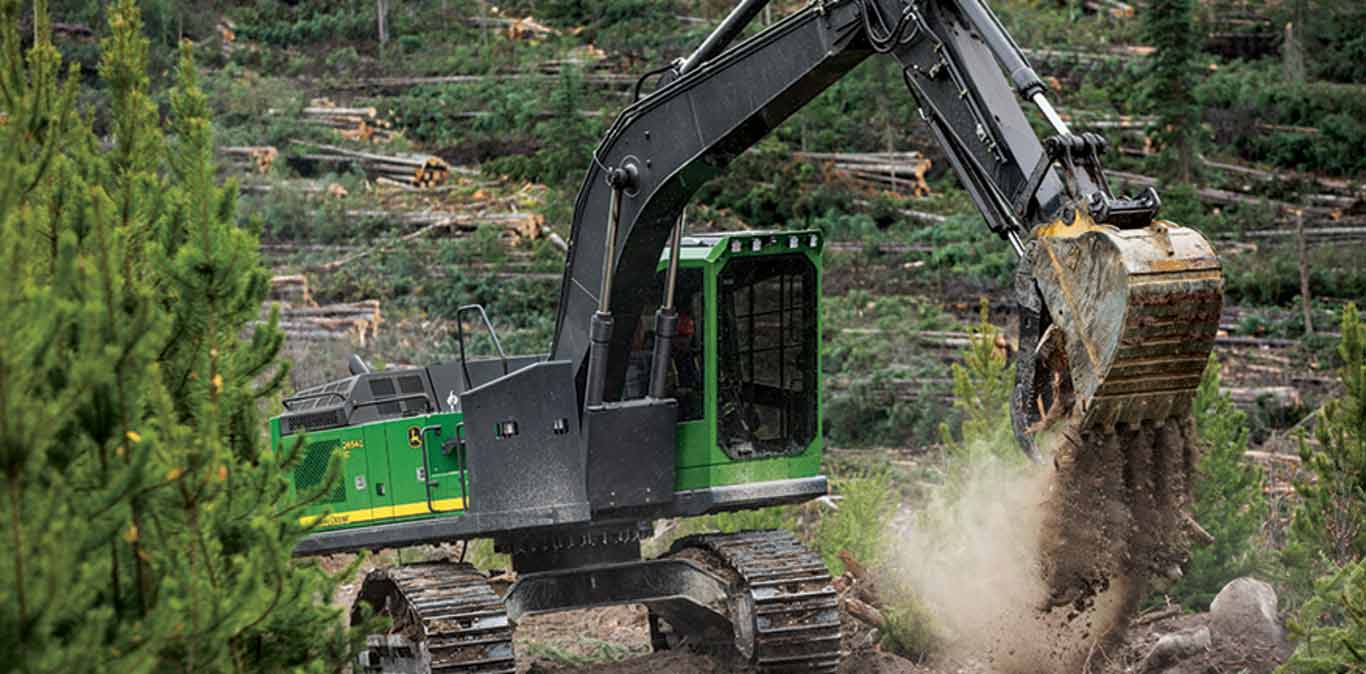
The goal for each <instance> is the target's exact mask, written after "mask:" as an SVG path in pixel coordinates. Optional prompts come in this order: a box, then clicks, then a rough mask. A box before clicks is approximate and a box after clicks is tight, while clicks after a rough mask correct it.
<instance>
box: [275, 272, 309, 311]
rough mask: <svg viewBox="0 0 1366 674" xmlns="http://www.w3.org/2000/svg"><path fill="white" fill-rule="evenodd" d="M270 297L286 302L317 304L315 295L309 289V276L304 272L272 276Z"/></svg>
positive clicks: (304, 304) (303, 304) (302, 304)
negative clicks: (314, 300) (314, 299)
mask: <svg viewBox="0 0 1366 674" xmlns="http://www.w3.org/2000/svg"><path fill="white" fill-rule="evenodd" d="M270 299H271V300H273V301H276V302H283V303H285V304H293V305H300V306H316V305H315V304H314V302H313V295H312V294H311V293H310V292H309V291H308V277H306V276H304V275H303V274H292V275H289V276H275V277H272V278H271V279H270Z"/></svg>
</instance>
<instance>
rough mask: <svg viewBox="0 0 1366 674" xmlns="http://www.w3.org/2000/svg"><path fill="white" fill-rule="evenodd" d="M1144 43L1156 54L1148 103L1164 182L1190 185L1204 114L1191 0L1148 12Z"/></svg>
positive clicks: (1159, 3) (1159, 1) (1169, 1)
mask: <svg viewBox="0 0 1366 674" xmlns="http://www.w3.org/2000/svg"><path fill="white" fill-rule="evenodd" d="M1143 16H1144V23H1145V26H1144V27H1145V33H1146V36H1145V37H1146V39H1147V40H1148V42H1149V44H1151V45H1153V47H1155V48H1156V51H1155V52H1154V54H1153V57H1152V60H1151V61H1150V66H1149V68H1150V70H1149V72H1148V80H1147V87H1146V98H1147V99H1148V105H1149V107H1150V109H1151V110H1152V112H1153V114H1154V115H1156V116H1157V119H1158V130H1157V133H1156V134H1155V136H1156V139H1157V140H1158V142H1159V143H1160V145H1162V147H1163V152H1162V160H1163V161H1162V165H1163V166H1164V167H1169V168H1166V169H1164V172H1165V173H1166V176H1165V177H1166V178H1168V179H1170V180H1177V181H1180V182H1183V183H1189V182H1191V181H1192V179H1193V178H1194V177H1195V170H1196V169H1195V153H1196V143H1197V141H1198V139H1199V125H1200V110H1199V108H1198V107H1197V105H1196V103H1195V94H1194V90H1195V57H1196V53H1197V52H1196V50H1197V49H1198V48H1199V44H1200V40H1199V37H1198V36H1197V35H1196V32H1195V15H1194V12H1193V10H1192V4H1191V0H1153V2H1152V4H1151V5H1150V6H1149V7H1148V9H1147V11H1146V12H1144V14H1143Z"/></svg>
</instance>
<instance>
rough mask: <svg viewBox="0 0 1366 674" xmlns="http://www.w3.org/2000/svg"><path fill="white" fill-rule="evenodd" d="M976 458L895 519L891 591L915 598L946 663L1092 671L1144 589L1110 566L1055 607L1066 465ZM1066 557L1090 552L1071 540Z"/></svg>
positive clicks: (1007, 672) (1010, 672) (1005, 673)
mask: <svg viewBox="0 0 1366 674" xmlns="http://www.w3.org/2000/svg"><path fill="white" fill-rule="evenodd" d="M1011 450H1012V451H1013V450H1014V448H1013V447H1012V448H1011ZM974 454H975V456H977V457H979V458H978V459H977V460H975V461H973V462H972V463H971V464H970V465H968V466H966V467H963V468H961V469H960V470H959V471H958V472H957V473H956V474H955V475H954V476H953V477H952V478H950V480H949V484H948V485H947V486H946V487H944V488H943V489H941V490H939V491H940V493H939V494H937V495H936V496H935V497H933V498H932V500H931V501H930V502H929V503H928V504H927V505H926V506H925V507H923V508H920V509H919V510H918V511H917V512H915V513H914V514H913V516H912V517H911V518H909V520H907V521H901V522H897V523H894V524H892V525H891V526H892V527H893V528H894V531H892V532H890V535H889V536H887V537H886V539H885V540H889V541H892V542H893V544H894V545H895V549H894V550H892V551H891V554H890V555H889V557H890V563H889V564H888V571H889V573H890V580H891V583H892V585H893V586H894V587H895V588H896V589H895V590H894V594H896V595H898V596H902V597H913V598H915V599H916V600H918V601H919V602H920V603H921V604H923V608H924V609H925V611H924V612H925V614H926V615H928V616H931V620H932V621H933V623H934V624H933V632H934V633H935V634H936V637H937V649H936V650H937V651H938V654H939V657H940V659H942V660H944V661H945V662H946V664H947V663H950V662H951V663H953V664H955V665H960V666H962V667H963V668H966V669H967V670H968V671H986V672H999V673H1002V674H1014V673H1024V672H1030V673H1032V674H1036V673H1038V672H1081V671H1088V670H1091V669H1094V670H1096V671H1099V669H1100V667H1099V662H1098V659H1100V658H1104V653H1105V650H1107V649H1106V646H1107V644H1108V643H1110V641H1111V639H1113V638H1115V637H1117V636H1119V632H1121V631H1122V630H1123V628H1124V626H1125V623H1126V622H1127V618H1128V616H1129V615H1131V613H1132V611H1133V604H1134V602H1135V600H1136V598H1137V597H1138V596H1139V595H1138V592H1139V591H1140V590H1141V587H1135V584H1136V583H1135V582H1131V580H1130V579H1129V578H1127V577H1126V576H1125V574H1122V573H1115V574H1114V575H1112V576H1110V577H1108V578H1106V579H1105V582H1104V584H1103V585H1101V586H1096V587H1093V588H1091V591H1090V592H1089V593H1088V595H1087V596H1086V597H1085V599H1084V600H1078V601H1076V602H1074V603H1069V604H1066V605H1063V606H1055V605H1056V603H1057V601H1056V595H1057V588H1056V587H1050V582H1049V572H1050V571H1051V570H1052V569H1053V567H1055V566H1056V565H1057V562H1056V559H1054V557H1055V556H1056V555H1058V554H1059V552H1060V547H1066V546H1067V544H1066V543H1060V540H1066V539H1065V537H1066V535H1067V534H1065V533H1061V534H1060V532H1059V531H1058V527H1059V526H1060V522H1063V521H1067V520H1070V519H1075V515H1076V513H1072V512H1065V511H1067V510H1068V509H1069V506H1071V505H1074V504H1075V502H1074V501H1073V500H1072V499H1070V498H1069V497H1068V494H1071V493H1074V492H1075V488H1074V486H1073V487H1071V488H1069V487H1068V486H1066V485H1060V484H1059V475H1062V474H1065V471H1063V472H1060V471H1058V470H1056V469H1055V467H1054V466H1053V465H1047V464H1045V465H1032V464H1029V465H1020V464H1019V463H1014V462H1011V461H1008V460H1004V459H1001V458H999V456H1000V455H992V454H991V453H985V452H975V453H974ZM1060 513H1063V514H1062V515H1060ZM1088 538H1089V537H1088ZM1075 542H1076V543H1079V542H1080V541H1075ZM1102 547H1105V546H1102ZM1093 552H1094V553H1095V554H1097V555H1098V556H1101V557H1103V556H1104V553H1103V552H1102V551H1100V550H1094V551H1093ZM1067 553H1068V554H1072V555H1077V554H1081V555H1086V554H1088V553H1087V551H1086V550H1079V549H1077V548H1076V547H1075V545H1074V546H1073V547H1071V548H1069V549H1068V550H1067ZM1137 584H1140V585H1141V582H1139V583H1137Z"/></svg>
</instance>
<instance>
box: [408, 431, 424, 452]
mask: <svg viewBox="0 0 1366 674" xmlns="http://www.w3.org/2000/svg"><path fill="white" fill-rule="evenodd" d="M408 446H409V447H412V448H413V449H419V448H421V447H422V429H420V428H418V427H417V426H409V427H408Z"/></svg>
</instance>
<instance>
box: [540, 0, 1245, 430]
mask: <svg viewBox="0 0 1366 674" xmlns="http://www.w3.org/2000/svg"><path fill="white" fill-rule="evenodd" d="M762 4H763V1H762V0H745V1H743V2H741V3H740V5H739V6H737V8H736V9H735V11H734V12H732V14H731V15H730V16H729V17H728V18H727V20H726V21H725V22H723V24H722V26H721V27H720V28H719V29H718V30H717V31H716V32H715V33H714V34H713V35H712V36H711V37H709V38H708V39H707V40H706V42H705V43H704V44H703V46H702V47H701V48H700V49H699V50H698V51H697V52H696V53H694V54H693V55H692V56H691V57H690V58H688V59H686V60H680V61H679V62H678V63H677V64H675V66H674V68H673V69H672V72H670V73H667V74H666V77H665V83H664V84H663V85H662V86H660V87H659V88H658V89H656V90H655V91H654V92H652V93H650V94H649V95H647V96H645V97H644V98H641V99H639V100H638V101H636V102H635V103H633V104H632V105H630V106H629V107H627V108H626V109H625V110H624V111H623V112H622V113H621V115H620V116H619V117H618V118H617V120H616V122H615V124H613V125H612V127H611V128H610V130H609V131H608V132H607V134H606V136H605V137H604V138H603V139H602V141H601V143H600V145H599V146H598V148H597V149H596V151H595V153H594V156H593V160H592V163H591V165H590V166H589V169H588V173H587V175H586V176H585V178H584V183H583V187H582V189H581V191H580V192H579V195H578V200H577V202H576V203H575V209H574V220H573V229H572V233H571V238H570V249H569V256H568V261H567V264H566V268H565V276H564V281H563V283H562V286H561V297H560V304H559V315H558V317H557V323H556V332H555V341H554V345H553V348H552V356H551V357H552V359H555V360H569V361H571V362H572V363H573V364H574V368H575V372H576V373H577V377H578V382H579V383H578V391H580V394H581V396H586V397H587V398H588V402H589V404H596V403H597V402H599V401H600V400H603V399H605V400H616V399H619V398H620V397H621V391H622V386H623V380H624V376H625V370H626V364H627V357H628V353H629V348H630V339H631V336H632V334H633V330H631V329H630V328H631V327H633V326H624V329H617V330H612V329H611V327H610V317H611V316H618V317H637V316H639V315H640V310H641V308H642V307H643V306H644V305H645V304H646V302H647V301H648V300H650V299H651V297H650V295H651V294H652V293H655V292H657V288H656V284H655V283H654V278H655V267H656V261H657V260H658V259H659V256H660V254H661V253H662V252H663V250H664V248H665V246H666V245H667V244H668V241H669V238H670V234H671V232H672V231H673V228H674V226H675V223H676V221H677V220H678V218H679V216H680V214H681V213H682V211H683V209H684V207H685V206H686V205H687V203H688V201H689V199H690V198H691V197H692V195H693V194H694V193H695V192H696V191H697V190H698V189H699V188H700V187H701V186H702V185H703V184H704V183H705V182H707V181H708V180H711V179H712V178H714V177H715V176H717V175H718V174H720V173H721V172H722V171H723V170H724V169H725V168H726V166H727V165H728V164H729V163H730V162H731V161H732V160H734V159H735V158H736V157H737V156H738V155H739V154H740V153H742V152H744V150H746V149H747V148H749V147H750V146H752V145H753V144H754V143H756V142H758V141H759V140H760V139H761V138H763V137H764V136H765V135H766V134H768V133H769V132H770V131H772V130H773V129H774V128H776V127H777V126H778V125H780V124H781V123H782V122H783V121H784V120H785V119H787V118H788V117H789V116H790V115H792V114H793V113H795V112H796V111H797V110H800V109H801V108H802V107H803V106H804V105H806V103H807V102H809V101H810V100H811V99H813V98H814V97H815V96H817V95H818V94H819V93H821V92H822V91H824V90H825V89H826V88H827V87H829V86H830V85H831V84H833V83H834V82H836V81H838V80H839V79H840V78H841V77H843V76H844V75H845V74H846V73H848V72H849V71H850V70H851V69H853V68H854V67H855V66H857V65H858V64H859V63H861V62H862V61H863V60H865V59H866V58H869V57H871V56H874V55H881V56H885V57H890V58H893V59H895V60H896V62H897V63H898V64H899V66H900V68H901V70H902V73H903V79H904V81H905V84H906V85H907V86H908V87H909V88H910V90H911V92H912V93H913V94H914V96H915V98H916V101H917V103H918V104H919V108H920V115H921V117H922V118H923V119H924V121H925V122H927V123H928V124H929V126H930V127H931V128H932V129H933V131H934V134H935V136H936V137H937V138H938V140H939V142H940V144H941V145H942V146H943V149H944V151H945V153H946V154H947V156H948V157H949V159H950V162H951V163H952V165H953V168H954V169H955V171H956V173H957V175H958V176H959V178H960V180H961V181H962V183H963V185H964V186H965V187H966V189H967V191H968V193H969V195H970V196H971V198H972V199H973V202H974V204H975V205H976V206H977V207H978V209H979V210H980V211H981V212H982V214H983V216H984V217H985V219H986V222H987V226H988V227H990V228H991V230H992V231H993V232H995V233H997V234H998V235H1000V236H1001V237H1002V238H1003V239H1006V240H1007V241H1009V242H1010V243H1011V245H1012V246H1013V247H1014V248H1015V250H1016V252H1017V253H1019V254H1020V255H1021V256H1022V262H1021V266H1020V279H1019V282H1018V283H1017V286H1018V289H1019V291H1018V295H1019V297H1018V299H1019V304H1020V307H1021V340H1020V341H1021V347H1022V348H1021V353H1020V358H1019V365H1018V375H1017V391H1016V395H1015V402H1014V405H1013V406H1012V416H1013V417H1014V420H1015V423H1016V428H1017V431H1018V433H1017V435H1019V437H1020V439H1021V442H1022V444H1023V445H1024V447H1025V449H1026V451H1027V452H1030V453H1031V454H1034V453H1035V452H1034V449H1033V442H1032V440H1031V437H1032V435H1033V433H1032V431H1035V430H1038V429H1039V428H1040V427H1041V426H1043V425H1046V422H1047V421H1049V420H1050V414H1051V416H1052V417H1056V416H1058V414H1057V408H1058V407H1059V406H1060V405H1059V404H1055V403H1066V405H1065V406H1066V407H1067V408H1068V409H1069V410H1072V409H1078V410H1092V403H1093V402H1094V401H1093V399H1094V398H1097V397H1098V396H1099V397H1104V398H1105V400H1106V402H1105V405H1104V406H1103V407H1104V408H1105V409H1106V410H1109V411H1108V412H1105V413H1104V414H1100V413H1099V411H1096V413H1094V414H1090V416H1088V418H1089V419H1091V420H1093V421H1095V422H1096V423H1106V424H1114V423H1120V422H1134V423H1137V422H1139V421H1142V420H1144V419H1148V420H1153V419H1154V418H1157V417H1160V418H1165V416H1166V415H1169V414H1180V413H1183V412H1184V407H1183V404H1184V401H1185V400H1187V399H1188V397H1189V395H1188V394H1189V393H1190V392H1192V391H1193V390H1194V386H1193V384H1192V377H1195V378H1196V379H1198V374H1199V370H1200V368H1202V367H1203V360H1204V357H1205V356H1207V354H1208V352H1209V349H1210V348H1211V347H1212V339H1213V331H1214V327H1215V326H1216V324H1217V313H1218V296H1219V290H1220V285H1221V282H1222V281H1221V279H1222V277H1221V276H1220V272H1219V268H1218V262H1217V260H1216V259H1215V257H1214V255H1213V253H1212V251H1211V250H1210V248H1209V245H1208V243H1207V242H1206V241H1205V240H1204V239H1203V237H1201V236H1200V235H1199V234H1197V233H1195V232H1193V231H1192V230H1188V229H1185V228H1181V227H1178V226H1176V225H1173V224H1171V223H1165V222H1161V221H1158V220H1156V219H1155V216H1156V212H1157V210H1158V207H1159V205H1160V202H1159V200H1158V198H1157V195H1156V193H1155V192H1152V191H1148V192H1146V193H1144V194H1143V195H1140V196H1139V197H1137V198H1117V197H1115V196H1114V195H1113V194H1112V193H1111V191H1110V189H1109V187H1108V185H1107V184H1106V181H1105V177H1104V172H1103V170H1102V168H1101V166H1100V155H1101V154H1102V153H1103V152H1104V151H1105V148H1106V145H1105V142H1104V140H1103V139H1101V138H1100V137H1098V136H1094V135H1092V134H1081V135H1076V134H1072V133H1071V132H1070V131H1069V130H1068V129H1067V128H1066V126H1065V124H1064V123H1063V122H1062V120H1061V119H1060V118H1059V116H1058V115H1057V114H1056V112H1055V111H1054V110H1053V108H1052V106H1051V105H1049V104H1048V101H1047V98H1046V96H1045V93H1046V88H1045V87H1044V85H1043V83H1042V82H1041V80H1040V79H1039V77H1038V76H1037V75H1036V74H1035V73H1034V71H1033V70H1032V69H1031V68H1030V67H1029V64H1028V63H1027V61H1026V60H1025V58H1024V56H1023V55H1022V53H1021V52H1020V50H1019V49H1018V47H1016V45H1015V44H1014V42H1013V41H1012V40H1011V38H1010V36H1009V35H1008V34H1007V33H1006V32H1005V30H1004V29H1003V28H1002V27H1001V25H1000V23H999V22H998V21H997V19H996V17H995V16H994V15H993V14H992V12H991V10H990V8H989V7H987V5H986V4H985V3H984V2H983V0H815V1H814V2H813V3H812V4H811V5H809V6H808V7H806V8H805V9H803V10H801V11H798V12H796V13H794V14H792V15H790V16H788V17H786V18H785V19H783V20H781V21H779V22H777V23H775V24H774V25H772V26H770V27H769V28H767V29H766V30H764V31H762V32H760V33H758V34H756V35H754V36H752V37H750V38H748V39H746V40H744V41H742V42H740V43H738V44H736V45H734V46H729V43H730V42H731V41H732V40H733V38H734V37H735V36H736V35H738V33H739V32H740V30H741V29H743V27H744V24H745V23H746V22H747V21H748V20H749V19H750V18H752V17H753V16H754V15H755V13H757V11H758V9H759V8H760V7H761V6H762ZM1021 98H1023V99H1026V100H1030V101H1032V102H1034V103H1035V104H1036V105H1037V106H1038V107H1039V109H1040V110H1041V112H1042V113H1043V115H1044V117H1045V119H1046V120H1048V121H1049V123H1050V124H1051V125H1052V126H1053V127H1054V130H1055V131H1056V132H1057V135H1055V136H1051V137H1049V138H1047V139H1046V141H1041V140H1040V138H1039V137H1038V135H1037V134H1036V133H1035V132H1034V130H1033V129H1032V128H1031V127H1030V125H1029V122H1028V120H1027V118H1026V116H1025V113H1024V111H1023V109H1022V108H1021V106H1020V103H1019V101H1020V99H1021ZM604 223H608V225H609V226H607V227H604ZM609 237H610V239H611V243H610V245H609V242H608V239H609ZM1140 286H1141V288H1140ZM1211 312H1212V314H1211ZM1211 315H1214V316H1216V318H1215V319H1210V318H1209V317H1210V316H1211ZM1193 316H1198V320H1191V318H1192V317H1193ZM604 317H605V319H606V320H604ZM1178 323H1179V324H1180V325H1181V326H1182V327H1183V329H1184V332H1183V333H1182V334H1181V335H1179V336H1178V335H1175V333H1174V332H1173V330H1174V328H1171V327H1170V326H1172V325H1175V324H1178ZM1050 326H1051V327H1052V328H1053V329H1052V330H1051V331H1050ZM1169 333H1170V335H1172V337H1171V338H1170V339H1169V337H1168V335H1169ZM1177 338H1180V339H1184V341H1183V343H1184V344H1186V345H1187V346H1188V348H1184V349H1182V348H1176V347H1174V346H1172V339H1177ZM595 342H596V344H595ZM1069 357H1070V358H1069ZM1112 368H1119V370H1118V371H1117V374H1118V375H1120V377H1121V378H1122V379H1123V380H1124V381H1125V382H1127V384H1126V385H1125V386H1114V385H1109V386H1107V383H1111V382H1109V380H1108V377H1109V376H1110V374H1111V369H1112ZM1107 396H1108V397H1107ZM1138 400H1141V402H1142V408H1143V409H1144V410H1148V412H1145V413H1123V410H1124V409H1126V405H1127V403H1128V402H1130V401H1138ZM1050 410H1051V412H1050ZM1102 417H1103V418H1102Z"/></svg>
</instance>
